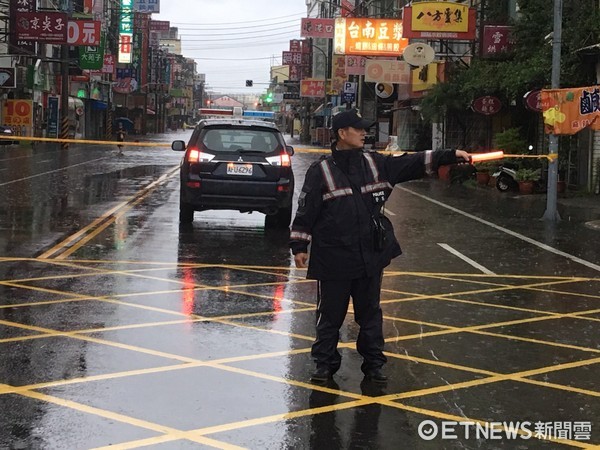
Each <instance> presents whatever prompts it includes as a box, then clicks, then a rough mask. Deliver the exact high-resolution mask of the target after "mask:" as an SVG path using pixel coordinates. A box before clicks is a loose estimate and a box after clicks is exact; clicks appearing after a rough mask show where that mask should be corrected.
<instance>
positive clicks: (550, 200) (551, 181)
mask: <svg viewBox="0 0 600 450" xmlns="http://www.w3.org/2000/svg"><path fill="white" fill-rule="evenodd" d="M561 45H562V0H554V33H553V36H552V89H559V88H560V58H561V55H560V53H561ZM549 141H550V142H549V149H548V150H549V154H550V155H549V156H550V162H549V163H548V189H547V194H546V212H544V216H543V219H544V220H549V221H552V222H558V221H559V220H560V215H559V214H558V210H557V208H556V204H557V193H556V185H557V184H558V136H556V135H555V134H551V135H550V138H549Z"/></svg>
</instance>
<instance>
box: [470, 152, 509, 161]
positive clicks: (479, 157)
mask: <svg viewBox="0 0 600 450" xmlns="http://www.w3.org/2000/svg"><path fill="white" fill-rule="evenodd" d="M470 156H471V161H469V162H470V163H478V162H483V161H492V160H494V159H502V158H504V152H503V151H502V150H500V151H497V152H487V153H471V155H470Z"/></svg>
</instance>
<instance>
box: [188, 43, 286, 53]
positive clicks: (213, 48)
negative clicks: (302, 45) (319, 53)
mask: <svg viewBox="0 0 600 450" xmlns="http://www.w3.org/2000/svg"><path fill="white" fill-rule="evenodd" d="M285 44H289V41H274V42H273V41H267V42H265V41H257V42H247V41H246V42H244V47H245V48H248V47H265V46H274V47H275V46H283V45H285ZM227 49H235V50H242V49H240V45H239V43H238V44H237V45H236V44H235V43H231V44H230V45H221V46H213V47H188V46H186V47H185V50H186V51H188V50H227ZM242 51H243V50H242Z"/></svg>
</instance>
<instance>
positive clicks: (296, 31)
mask: <svg viewBox="0 0 600 450" xmlns="http://www.w3.org/2000/svg"><path fill="white" fill-rule="evenodd" d="M290 33H294V34H297V33H298V30H289V31H282V32H281V33H271V34H262V35H260V36H252V37H253V38H266V37H271V36H283V35H286V34H290ZM247 39H249V37H234V38H219V39H182V41H185V42H222V41H239V40H243V41H244V43H246V42H247V41H246V40H247Z"/></svg>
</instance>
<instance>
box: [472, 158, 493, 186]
mask: <svg viewBox="0 0 600 450" xmlns="http://www.w3.org/2000/svg"><path fill="white" fill-rule="evenodd" d="M475 169H476V170H477V173H476V174H475V176H476V178H477V184H480V185H482V186H485V185H487V184H488V183H489V181H490V176H491V174H492V173H493V172H494V170H495V169H496V164H495V163H491V162H481V163H477V164H475Z"/></svg>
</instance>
